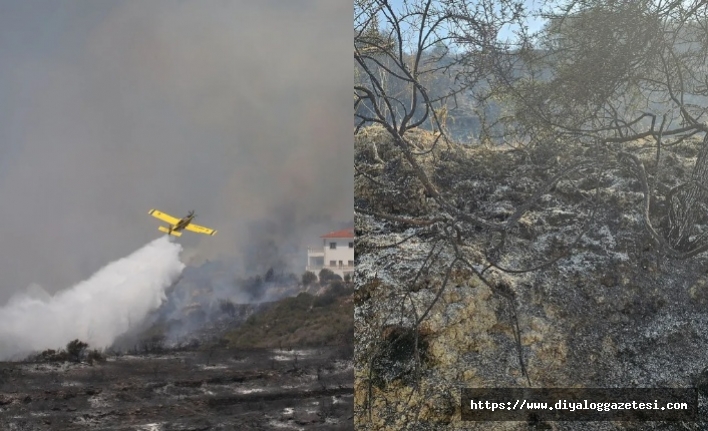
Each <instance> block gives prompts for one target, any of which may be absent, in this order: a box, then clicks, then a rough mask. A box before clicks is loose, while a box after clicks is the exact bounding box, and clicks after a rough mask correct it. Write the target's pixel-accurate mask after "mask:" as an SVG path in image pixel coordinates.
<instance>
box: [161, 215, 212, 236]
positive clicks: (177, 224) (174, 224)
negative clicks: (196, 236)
mask: <svg viewBox="0 0 708 431" xmlns="http://www.w3.org/2000/svg"><path fill="white" fill-rule="evenodd" d="M148 214H150V215H151V216H153V217H155V218H156V219H160V220H162V221H164V222H166V223H169V225H170V226H169V227H165V226H160V227H158V229H159V230H160V232H165V233H166V234H167V235H174V236H182V232H181V231H182V230H184V229H187V230H188V231H192V232H196V233H203V234H205V235H214V234H215V233H216V231H215V230H214V229H209V228H208V227H204V226H199V225H198V224H194V223H192V220H193V219H194V217H196V214H194V211H190V212H189V213H187V216H186V217H183V218H181V219H178V218H177V217H172V216H171V215H169V214H165V213H163V212H162V211H158V210H150V212H149V213H148Z"/></svg>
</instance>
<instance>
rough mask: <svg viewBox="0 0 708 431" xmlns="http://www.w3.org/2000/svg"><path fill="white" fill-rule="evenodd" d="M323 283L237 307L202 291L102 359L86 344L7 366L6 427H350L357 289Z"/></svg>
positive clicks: (2, 418) (0, 409)
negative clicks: (73, 352)
mask: <svg viewBox="0 0 708 431" xmlns="http://www.w3.org/2000/svg"><path fill="white" fill-rule="evenodd" d="M315 287H317V289H316V291H315V292H313V293H312V294H309V293H306V292H302V293H300V294H299V295H297V296H295V297H286V298H284V299H281V300H280V301H274V302H270V303H261V304H233V306H232V307H231V306H228V307H221V306H219V305H218V304H220V303H219V302H218V301H209V300H208V298H207V297H205V296H208V295H209V291H208V290H205V291H204V292H203V293H198V294H195V295H190V298H191V299H192V302H191V304H192V305H190V306H188V307H184V308H183V309H182V310H170V313H169V314H167V313H164V312H162V311H161V310H157V311H156V312H155V313H154V315H155V316H156V317H158V318H157V319H153V320H152V321H148V322H147V324H144V325H139V326H137V329H136V330H135V331H133V332H132V333H130V334H126V336H124V337H122V338H121V339H119V340H117V342H116V343H115V344H114V346H113V347H112V348H110V349H108V350H107V351H106V353H105V360H101V359H102V358H100V357H99V355H98V353H97V352H96V351H94V350H90V347H89V348H88V349H85V350H84V351H83V353H82V354H76V355H73V356H72V355H70V354H68V353H67V351H66V350H58V351H46V352H42V353H41V354H37V355H33V356H32V357H31V358H30V359H28V360H26V361H21V362H3V363H0V429H2V430H33V431H34V430H84V429H85V430H90V429H96V430H98V429H101V430H155V431H157V430H160V431H169V430H272V429H293V430H298V429H299V430H305V429H307V430H348V429H353V381H354V373H353V363H352V355H353V334H352V332H353V329H352V328H353V315H352V314H353V313H352V308H353V298H352V292H353V290H352V288H351V287H347V286H345V285H343V284H342V283H341V282H340V283H338V284H337V285H336V286H334V285H333V286H329V285H327V284H325V285H322V286H319V285H318V286H315ZM200 304H206V306H207V307H210V308H206V309H204V308H202V307H201V306H200ZM164 305H166V306H170V307H173V306H174V302H167V303H166V304H164ZM215 305H216V306H217V307H219V309H216V310H215V309H214V308H215ZM165 315H169V316H170V317H171V318H172V321H170V324H169V325H167V324H165V323H166V320H165V319H162V320H161V319H160V318H159V317H160V316H165ZM200 316H201V318H200ZM180 325H181V327H180ZM175 329H178V330H179V331H175ZM182 329H185V330H182ZM170 331H171V332H170ZM170 333H171V334H175V333H179V334H180V337H179V338H175V339H173V341H178V343H172V344H170V343H168V341H169V340H168V337H167V336H168V335H169V334H170ZM76 344H77V342H72V343H70V345H71V346H72V347H76V346H75V345H76ZM74 350H76V349H74ZM72 359H73V360H72ZM78 359H81V361H80V362H78V361H77V360H78Z"/></svg>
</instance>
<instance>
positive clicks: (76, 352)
mask: <svg viewBox="0 0 708 431" xmlns="http://www.w3.org/2000/svg"><path fill="white" fill-rule="evenodd" d="M87 347H88V343H84V342H83V341H81V340H78V339H76V340H74V341H69V344H67V345H66V353H67V354H68V355H69V360H70V361H72V362H81V358H82V357H83V355H84V352H85V351H86V348H87Z"/></svg>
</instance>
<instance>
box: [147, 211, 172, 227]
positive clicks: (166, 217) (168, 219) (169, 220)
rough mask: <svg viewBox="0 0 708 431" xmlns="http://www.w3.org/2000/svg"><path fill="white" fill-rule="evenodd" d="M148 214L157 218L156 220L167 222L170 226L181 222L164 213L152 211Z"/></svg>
mask: <svg viewBox="0 0 708 431" xmlns="http://www.w3.org/2000/svg"><path fill="white" fill-rule="evenodd" d="M148 214H150V215H151V216H153V217H155V218H156V219H160V220H162V221H164V222H167V223H169V224H177V222H178V221H179V219H178V218H177V217H172V216H171V215H169V214H165V213H163V212H162V211H158V210H150V212H149V213H148Z"/></svg>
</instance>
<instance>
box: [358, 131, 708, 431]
mask: <svg viewBox="0 0 708 431" xmlns="http://www.w3.org/2000/svg"><path fill="white" fill-rule="evenodd" d="M407 136H408V138H409V139H410V144H411V146H412V147H414V150H415V151H416V152H418V153H419V154H423V155H421V156H417V157H416V159H415V160H416V161H417V162H418V164H419V165H418V166H419V167H420V168H421V169H422V171H423V172H424V174H425V175H426V177H427V178H429V179H430V181H431V185H432V186H433V187H434V189H435V190H438V191H439V192H440V194H441V196H442V199H434V198H433V197H431V196H429V195H427V194H426V188H425V186H424V185H423V184H422V183H421V181H420V179H419V177H418V176H417V172H416V170H415V169H416V168H414V167H412V166H411V165H410V164H409V163H408V161H407V160H406V156H405V154H404V153H403V151H401V149H400V148H399V147H397V146H396V145H395V143H394V139H393V138H392V136H391V135H390V134H389V133H388V132H387V131H386V130H385V129H384V128H382V127H369V128H363V129H362V130H361V131H360V132H359V133H358V134H357V136H356V158H355V160H356V168H357V172H358V176H357V177H356V180H355V187H356V188H355V196H356V208H357V211H358V212H357V217H356V230H357V236H358V242H357V250H356V251H357V262H356V263H357V270H356V271H357V272H356V284H357V292H356V294H355V298H356V308H355V328H356V333H355V337H356V345H357V349H356V356H355V358H356V359H355V367H356V368H355V372H356V392H355V393H356V409H357V415H358V416H357V417H358V418H359V419H358V420H357V422H358V424H359V428H360V429H388V427H394V428H397V429H407V428H406V426H411V425H413V424H416V426H418V428H416V429H451V430H452V429H470V428H469V427H470V426H471V425H470V424H469V423H464V422H461V421H460V406H459V392H458V391H459V389H460V388H463V387H519V386H520V387H576V386H580V387H628V388H631V387H692V386H693V385H696V384H699V382H700V381H702V380H701V379H704V378H703V377H701V376H702V375H703V374H704V373H705V372H704V369H706V367H707V366H708V355H707V354H706V351H705V349H704V346H705V345H706V342H708V339H707V338H706V335H705V334H706V333H708V332H707V330H708V319H706V316H705V313H704V309H705V305H706V298H708V296H707V294H706V292H708V291H706V286H708V280H706V276H705V273H706V263H705V261H704V259H700V258H696V259H684V260H677V259H676V258H673V259H672V258H670V257H667V256H666V252H665V251H664V250H662V249H661V245H660V244H657V243H656V242H655V241H654V240H653V238H652V236H651V234H650V233H649V232H648V231H647V228H646V220H645V218H644V215H645V214H644V213H645V209H646V208H647V207H646V206H645V204H647V205H648V210H647V211H648V215H649V218H650V220H651V222H652V223H653V224H654V225H655V226H656V230H657V232H659V233H660V234H662V235H666V236H669V235H670V218H671V217H672V211H671V207H672V204H671V202H670V199H671V195H670V194H669V193H667V192H668V191H670V190H673V189H674V188H675V187H677V186H679V185H680V184H682V183H683V182H684V181H686V177H687V176H688V175H690V172H691V171H692V170H693V169H694V166H695V163H696V159H697V157H698V155H699V153H700V152H701V150H702V148H705V143H704V142H703V140H701V139H692V140H691V139H689V140H685V141H684V142H681V143H680V144H677V145H675V146H673V147H671V148H669V149H666V150H665V151H663V152H662V154H661V155H660V157H661V158H660V163H659V166H660V167H661V169H658V170H657V169H656V168H655V166H656V165H655V163H654V162H655V157H656V148H655V147H653V146H652V145H650V144H649V142H647V141H643V140H639V141H637V142H634V143H630V144H628V145H626V146H625V148H624V150H625V151H629V152H631V154H636V160H635V159H634V158H632V157H626V156H624V152H619V151H611V149H608V148H603V147H598V148H591V149H589V148H587V147H585V146H583V145H574V144H573V143H572V142H559V143H558V147H556V148H545V149H544V148H541V149H537V150H529V151H518V150H514V149H508V148H507V149H504V148H500V147H494V148H490V147H485V146H465V145H459V144H449V145H445V144H442V143H437V140H436V135H434V134H432V133H429V132H426V131H422V130H414V131H412V132H410V133H409V134H408V135H407ZM551 150H552V151H551ZM637 162H639V164H640V165H639V166H642V167H645V170H644V174H642V171H641V170H640V169H637V166H638V165H637ZM642 175H644V176H642ZM647 179H648V180H647ZM645 181H651V182H652V183H653V184H656V185H657V187H659V188H660V190H662V191H664V193H658V194H656V195H653V196H651V198H649V197H648V196H646V195H645V193H644V186H643V182H645ZM667 195H668V196H667ZM441 201H444V202H445V201H446V202H450V203H451V205H452V206H451V207H447V208H446V207H441V205H440V202H441ZM529 202H530V203H529ZM519 209H521V210H519ZM458 210H459V211H461V212H464V214H472V215H471V216H470V218H472V217H478V218H479V221H480V223H477V225H475V222H476V221H478V220H476V219H472V220H464V219H463V220H460V221H459V222H456V221H455V220H458V218H457V217H459V213H456V211H458ZM509 220H513V221H514V223H513V225H512V226H510V228H509V230H508V231H505V232H499V231H494V230H492V229H485V228H484V226H479V224H481V222H482V221H488V223H489V225H490V226H491V225H494V224H503V223H507V222H509ZM706 221H707V219H705V218H699V219H698V220H697V222H696V227H695V228H696V231H695V233H694V235H695V236H694V237H692V238H691V239H692V240H696V239H697V238H698V237H700V236H701V235H702V234H703V233H704V232H706V229H707V228H708V225H707V224H706ZM465 222H468V223H465ZM470 226H471V227H470ZM394 412H398V413H396V414H394ZM401 412H410V413H409V414H401ZM369 415H371V419H370V420H369V419H368V417H369ZM475 426H477V427H479V428H474V427H475ZM472 427H473V428H474V429H526V428H525V425H522V424H516V425H514V424H513V423H494V424H491V423H487V424H477V425H474V424H472ZM621 428H622V429H644V428H642V427H641V425H636V427H635V428H632V425H631V424H630V425H627V424H625V425H622V427H621ZM557 429H618V428H617V425H614V424H613V423H604V424H602V425H597V424H592V423H590V424H587V425H583V424H582V423H573V425H572V426H566V425H558V428H557Z"/></svg>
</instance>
